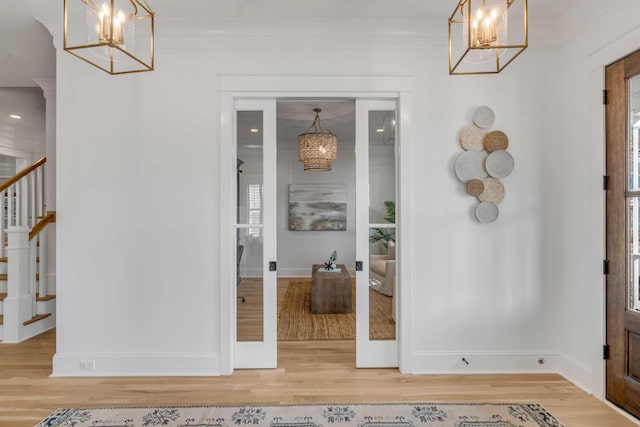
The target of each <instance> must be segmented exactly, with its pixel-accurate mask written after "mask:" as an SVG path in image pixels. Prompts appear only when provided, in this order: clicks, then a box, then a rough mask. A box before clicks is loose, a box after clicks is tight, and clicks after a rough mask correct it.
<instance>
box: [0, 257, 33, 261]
mask: <svg viewBox="0 0 640 427" xmlns="http://www.w3.org/2000/svg"><path fill="white" fill-rule="evenodd" d="M0 262H9V258H8V257H6V256H5V257H0ZM36 262H40V257H36Z"/></svg>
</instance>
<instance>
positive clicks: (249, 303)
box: [236, 111, 264, 341]
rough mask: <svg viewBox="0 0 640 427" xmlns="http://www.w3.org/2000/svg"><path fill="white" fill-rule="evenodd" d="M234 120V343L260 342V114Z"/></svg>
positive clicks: (246, 114)
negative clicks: (235, 314)
mask: <svg viewBox="0 0 640 427" xmlns="http://www.w3.org/2000/svg"><path fill="white" fill-rule="evenodd" d="M237 119H238V120H237V123H238V128H237V143H238V146H237V154H238V157H237V203H236V209H237V229H236V240H237V247H236V255H237V256H236V259H237V264H236V270H237V271H236V286H237V294H238V295H237V296H238V298H237V299H236V304H237V310H236V313H237V340H238V341H263V339H264V316H263V313H264V307H263V304H264V288H263V285H264V280H263V266H264V262H263V231H264V228H263V220H264V198H263V182H264V178H263V150H262V144H263V139H262V123H263V122H262V111H238V116H237Z"/></svg>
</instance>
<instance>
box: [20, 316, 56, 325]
mask: <svg viewBox="0 0 640 427" xmlns="http://www.w3.org/2000/svg"><path fill="white" fill-rule="evenodd" d="M49 316H51V313H47V314H38V315H37V316H34V317H32V318H31V319H30V320H25V321H24V322H22V325H23V326H27V325H30V324H32V323H34V322H37V321H38V320H42V319H46V318H47V317H49Z"/></svg>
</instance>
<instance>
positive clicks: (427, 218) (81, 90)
mask: <svg viewBox="0 0 640 427" xmlns="http://www.w3.org/2000/svg"><path fill="white" fill-rule="evenodd" d="M621 3H624V4H625V5H627V6H628V8H631V9H637V8H638V7H639V6H637V5H636V4H635V3H634V2H632V1H626V2H625V1H621ZM619 13H620V16H618V15H617V14H615V15H612V16H608V15H603V16H601V17H600V18H599V19H600V20H601V23H602V27H603V30H602V31H601V33H602V34H604V33H605V31H604V29H605V28H606V29H607V37H608V38H609V39H611V40H613V39H614V38H615V35H609V34H608V31H610V30H612V28H613V26H612V25H611V23H614V22H615V23H616V26H615V31H616V34H625V33H626V32H627V31H628V30H629V29H630V28H631V26H632V25H633V24H631V23H629V20H623V23H628V25H627V26H626V27H625V26H624V25H622V26H620V27H619V28H620V29H619V30H618V20H619V19H618V18H621V17H622V16H630V15H632V14H630V13H629V14H628V15H624V14H623V13H622V12H619ZM625 13H627V12H625ZM404 24H406V30H407V31H405V32H404V33H400V32H396V31H394V29H393V28H387V27H384V28H382V27H380V26H376V25H371V27H368V26H367V24H366V23H365V24H357V23H355V22H353V23H351V24H350V25H349V26H342V25H340V26H337V27H336V28H335V29H334V30H335V31H328V32H326V33H323V32H321V31H319V30H317V29H316V33H313V31H314V30H313V28H311V29H309V30H304V29H299V27H296V28H297V29H296V30H295V31H297V33H295V37H292V36H291V34H283V35H282V34H280V33H278V32H277V31H275V35H273V34H271V35H270V37H268V38H262V37H260V36H259V35H258V36H247V37H245V38H226V39H223V40H218V39H206V38H202V39H200V38H198V39H196V40H195V41H194V43H193V44H190V45H189V46H190V49H182V47H184V46H179V45H175V44H171V43H175V42H173V41H170V39H169V38H165V39H160V40H158V44H157V52H156V56H157V69H156V71H154V72H153V73H147V74H141V75H131V76H120V77H117V78H112V77H109V76H107V75H106V74H104V73H102V72H100V71H98V70H94V69H92V68H91V67H89V66H87V64H84V63H81V62H80V61H78V60H77V59H75V58H73V57H71V56H70V55H68V54H66V53H64V52H59V53H58V79H59V82H58V102H59V110H58V125H59V126H58V137H57V141H58V153H57V154H58V157H57V158H58V169H57V170H58V203H57V205H58V224H57V233H58V295H59V298H58V304H59V306H58V309H59V310H58V312H59V318H58V346H57V354H56V357H55V360H54V374H55V375H83V374H103V375H115V374H158V373H162V374H176V373H177V374H190V373H191V374H209V373H216V372H219V364H218V363H219V356H220V353H221V351H222V349H221V347H220V342H219V337H220V331H219V329H218V327H219V325H220V319H219V318H218V317H217V314H216V307H217V305H218V296H219V292H220V288H219V286H220V285H219V283H218V282H217V281H216V278H217V271H218V270H219V268H220V264H219V261H218V259H219V253H218V249H217V248H218V242H219V240H218V229H219V228H218V220H217V218H218V211H219V197H220V196H219V188H218V183H219V176H218V175H217V173H216V171H217V169H218V165H219V164H220V163H221V162H226V161H229V159H220V158H219V156H218V153H219V147H220V144H226V143H230V141H221V140H220V139H219V134H220V130H219V120H218V117H219V112H220V110H219V104H220V95H219V92H218V91H217V87H218V78H217V76H219V75H230V74H246V72H247V70H251V74H254V75H256V74H263V75H282V76H283V77H282V78H283V79H287V78H290V76H292V75H314V76H319V75H323V74H329V75H334V76H335V75H354V74H363V75H368V74H372V75H403V76H406V75H410V76H413V79H414V93H413V99H414V101H413V103H412V110H411V117H405V119H404V121H403V122H402V123H407V124H410V128H409V129H404V131H405V134H404V135H405V137H406V138H405V140H406V141H411V146H410V147H404V148H403V149H404V150H409V151H410V152H411V157H410V160H409V162H408V164H405V165H403V167H404V168H406V171H408V172H409V173H410V175H409V179H408V180H406V181H405V182H403V183H402V185H403V186H405V187H403V188H405V189H406V190H407V191H408V194H409V197H408V198H406V199H404V200H402V201H401V203H402V205H401V207H402V208H403V209H405V210H408V212H407V216H406V218H407V219H408V220H407V221H406V222H405V223H403V224H402V227H405V229H406V230H407V232H408V233H410V235H411V240H410V241H407V242H404V244H403V246H402V248H401V249H402V253H401V256H402V257H404V260H405V262H404V267H403V268H405V272H404V273H405V274H403V276H402V284H401V286H403V289H402V292H405V297H403V301H407V302H410V304H411V306H410V307H409V308H410V312H411V313H412V316H411V321H412V325H413V328H412V329H410V330H408V335H407V337H408V338H409V339H410V343H409V349H410V354H409V355H408V357H406V360H407V361H408V363H409V365H410V366H407V367H405V368H406V369H407V370H408V371H410V372H482V371H491V372H509V371H552V372H558V371H559V372H563V373H566V374H567V375H569V374H571V373H573V372H577V373H578V374H579V376H580V381H579V383H580V384H581V385H583V386H584V387H585V388H587V389H590V390H597V382H598V380H600V379H601V375H600V373H599V371H598V369H597V366H596V363H598V362H597V361H596V360H595V359H594V358H593V357H592V356H593V353H594V352H595V351H596V349H595V348H596V347H597V345H598V344H601V343H598V340H597V339H596V338H597V337H596V336H595V334H596V332H590V331H592V329H589V328H587V326H586V325H589V326H591V327H594V328H596V330H597V327H598V326H599V327H600V328H601V326H602V325H601V322H602V319H601V317H599V315H596V316H592V315H591V314H590V312H591V311H593V310H596V312H597V308H598V306H599V304H601V303H602V300H601V295H599V293H598V289H594V288H593V286H597V285H598V284H599V283H598V280H600V277H601V276H599V274H598V272H597V271H596V270H597V267H596V266H597V264H598V263H597V262H596V263H594V264H593V267H591V265H592V264H590V261H597V260H598V258H599V257H600V256H601V254H600V253H599V251H598V248H600V247H601V244H602V241H601V235H600V234H601V233H599V232H598V230H601V227H602V224H601V221H602V216H601V214H600V212H599V211H597V208H598V207H600V208H601V205H599V204H598V198H597V197H598V194H599V193H597V192H595V191H589V190H588V189H587V190H585V183H587V184H586V185H587V186H588V188H591V186H592V185H595V182H596V181H597V179H599V177H598V174H601V162H600V160H601V158H598V155H597V153H598V152H599V151H598V149H601V147H602V145H601V144H600V145H598V143H597V141H596V142H593V144H592V145H591V146H590V145H589V144H588V143H586V142H585V141H588V140H589V135H588V128H587V127H586V126H583V127H580V126H578V125H576V123H583V121H581V120H579V119H583V118H584V115H583V114H580V112H584V110H585V109H586V108H587V107H585V105H586V104H587V102H588V101H589V100H591V95H592V94H591V93H590V92H589V90H587V89H589V88H591V86H590V85H589V80H590V73H591V70H590V69H589V68H588V67H585V68H582V67H583V65H585V63H588V62H589V56H588V54H586V53H585V50H588V49H583V50H582V53H581V54H578V57H577V58H576V59H575V60H574V62H571V61H572V59H570V58H568V55H565V54H566V53H568V50H567V51H565V50H561V51H558V50H557V49H556V48H553V47H543V46H536V45H535V43H534V42H533V41H532V46H531V47H530V48H529V49H528V50H527V51H525V53H524V54H523V55H522V56H521V57H520V58H518V59H517V60H516V61H515V62H514V63H513V64H512V65H510V66H509V67H508V68H507V69H506V70H505V71H504V72H503V73H501V74H500V75H497V76H468V77H462V76H449V75H448V73H447V67H446V61H447V54H446V43H445V40H444V36H443V35H442V34H441V32H440V31H438V32H437V33H436V32H435V30H428V29H427V30H425V29H424V28H438V29H440V27H439V26H436V25H431V26H423V25H422V23H421V25H416V24H415V23H409V22H407V23H398V22H394V23H393V25H399V26H400V27H402V26H403V25H404ZM357 25H362V28H359V29H360V30H361V31H360V32H359V33H358V35H357V36H355V35H354V36H351V35H347V34H346V33H347V32H348V31H352V30H353V29H354V28H355V27H354V26H357ZM390 25H391V24H390ZM393 25H391V26H393ZM347 27H348V28H349V29H348V30H347V29H343V28H347ZM283 31H286V30H283ZM290 31H291V30H290ZM377 31H381V32H382V33H378V32H377ZM429 31H431V32H429ZM425 32H426V34H425ZM320 34H331V35H330V36H326V37H324V38H323V36H321V35H320ZM367 34H369V35H370V36H367ZM403 34H404V35H403ZM407 34H408V35H407ZM429 36H430V37H431V38H430V37H429ZM425 40H430V41H429V43H425V42H424V41H425ZM573 43H576V44H578V45H580V46H583V43H588V41H580V40H578V39H577V38H576V39H573V41H570V42H569V44H568V45H567V46H568V47H570V46H572V44H573ZM585 55H587V56H585ZM301 57H305V58H322V61H300V60H299V59H300V58H301ZM562 58H567V59H566V61H560V59H562ZM559 72H560V73H561V78H562V80H559V76H558V73H559ZM575 77H577V79H575ZM573 84H578V86H573ZM321 88H322V87H321V84H319V86H318V90H321ZM575 88H583V89H585V90H584V91H583V92H581V93H577V91H575V90H574V89H575ZM96 100H99V101H100V105H101V107H102V108H101V109H96V110H90V111H87V106H88V105H95V102H96ZM480 105H488V106H490V107H491V108H493V110H494V111H495V113H496V123H495V128H496V129H501V130H503V131H505V132H506V133H507V135H509V138H510V141H511V145H510V148H509V151H510V152H511V153H512V155H513V157H514V158H515V162H516V166H515V170H514V173H513V174H512V175H511V176H509V177H508V178H506V179H505V180H504V184H505V187H506V198H505V200H504V202H503V203H502V204H501V205H500V218H499V219H498V221H497V222H495V223H493V224H489V225H481V224H479V223H478V222H477V221H476V220H475V219H474V218H473V217H472V210H473V208H474V206H475V203H474V202H473V200H472V198H471V197H469V196H467V195H465V194H464V189H463V185H462V184H461V183H460V182H458V181H457V179H456V178H455V176H454V174H453V171H452V167H453V161H454V159H455V156H456V155H458V154H459V153H460V152H461V148H460V147H459V145H458V143H457V140H456V136H457V132H458V131H459V129H460V128H461V127H463V126H464V125H466V124H468V123H469V122H470V118H471V114H472V112H473V110H474V108H475V107H477V106H480ZM101 111H110V112H112V115H110V116H106V117H105V115H104V114H100V112H101ZM79 117H81V118H82V120H79V119H78V118H79ZM565 118H573V119H574V120H566V121H565ZM401 131H402V129H401ZM585 147H586V149H585ZM600 155H601V154H600ZM284 181H285V182H286V180H284ZM281 185H284V183H281ZM279 190H280V189H279ZM280 193H282V191H280ZM280 205H282V203H280ZM281 208H282V206H281ZM279 221H280V222H282V221H284V219H283V218H282V215H281V216H280V219H279ZM96 224H97V226H96ZM281 225H282V223H281ZM320 254H321V255H322V256H325V255H326V249H322V250H321V251H320ZM585 286H586V288H585ZM585 289H588V291H586V292H585ZM600 314H601V312H600ZM194 325H197V327H195V326H194ZM541 356H542V357H545V359H546V364H545V365H539V364H538V362H537V361H538V358H539V357H541ZM461 357H466V359H467V360H469V361H470V365H469V366H467V365H464V364H463V363H462V362H461ZM82 360H97V364H96V368H95V370H93V371H91V372H87V371H86V370H81V369H80V362H81V361H82ZM185 362H188V363H185Z"/></svg>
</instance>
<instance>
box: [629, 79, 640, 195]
mask: <svg viewBox="0 0 640 427" xmlns="http://www.w3.org/2000/svg"><path fill="white" fill-rule="evenodd" d="M628 111H629V130H628V135H629V136H628V141H629V175H630V177H629V181H628V182H629V190H631V191H640V141H639V139H640V76H635V77H633V78H632V79H630V80H629V110H628Z"/></svg>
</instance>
